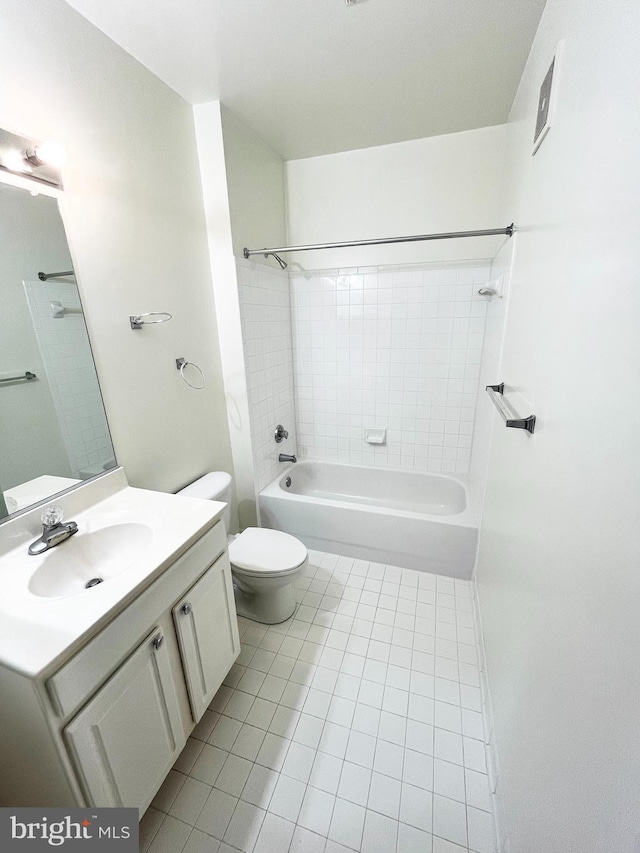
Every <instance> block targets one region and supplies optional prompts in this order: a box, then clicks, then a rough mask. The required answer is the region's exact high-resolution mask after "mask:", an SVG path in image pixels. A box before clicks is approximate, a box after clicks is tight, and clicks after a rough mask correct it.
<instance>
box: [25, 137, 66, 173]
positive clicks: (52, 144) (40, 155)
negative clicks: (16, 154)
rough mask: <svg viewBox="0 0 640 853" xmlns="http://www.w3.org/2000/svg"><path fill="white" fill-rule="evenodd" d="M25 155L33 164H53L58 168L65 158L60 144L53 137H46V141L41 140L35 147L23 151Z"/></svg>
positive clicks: (62, 164)
mask: <svg viewBox="0 0 640 853" xmlns="http://www.w3.org/2000/svg"><path fill="white" fill-rule="evenodd" d="M25 157H26V158H27V160H28V161H29V162H30V163H33V165H34V166H42V165H44V164H46V165H47V166H53V167H54V168H55V169H59V168H60V167H61V166H64V164H65V162H66V159H67V155H66V152H65V150H64V148H63V147H62V145H60V143H59V142H56V141H55V140H53V139H48V140H47V141H46V142H41V143H40V145H36V147H35V148H31V149H29V150H28V151H25Z"/></svg>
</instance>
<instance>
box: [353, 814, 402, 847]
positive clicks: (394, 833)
mask: <svg viewBox="0 0 640 853" xmlns="http://www.w3.org/2000/svg"><path fill="white" fill-rule="evenodd" d="M397 838H398V821H397V820H392V819H391V818H388V817H385V816H384V815H381V814H378V813H377V812H372V811H367V814H366V817H365V824H364V833H363V837H362V853H396V842H397ZM398 853H404V851H402V848H398Z"/></svg>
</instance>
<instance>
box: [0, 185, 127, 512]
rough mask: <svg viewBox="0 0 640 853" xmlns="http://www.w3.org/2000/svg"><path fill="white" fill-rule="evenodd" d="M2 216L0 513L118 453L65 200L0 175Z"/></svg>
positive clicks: (59, 487) (91, 471)
mask: <svg viewBox="0 0 640 853" xmlns="http://www.w3.org/2000/svg"><path fill="white" fill-rule="evenodd" d="M0 223H1V224H0V300H1V304H2V310H0V521H2V519H3V518H6V517H7V516H8V515H10V514H11V513H14V512H19V511H21V510H23V509H26V508H28V507H29V506H30V505H32V504H34V503H38V502H40V501H43V500H47V499H48V498H50V497H51V496H53V495H54V494H56V493H58V492H61V491H63V490H65V489H67V488H69V487H70V486H73V485H76V484H78V483H79V482H81V481H82V480H86V479H89V478H90V477H94V476H96V475H97V474H100V473H103V472H104V471H106V470H108V469H109V468H112V467H115V465H116V461H115V455H114V451H113V445H112V443H111V437H110V435H109V427H108V424H107V418H106V415H105V411H104V405H103V402H102V397H101V394H100V387H99V385H98V377H97V375H96V369H95V365H94V362H93V356H92V354H91V346H90V343H89V338H88V335H87V328H86V325H85V322H84V316H83V312H82V304H81V301H80V295H79V292H78V287H77V285H76V280H75V276H74V275H73V274H69V272H70V271H71V270H72V269H73V263H72V261H71V255H70V252H69V247H68V244H67V239H66V236H65V232H64V226H63V223H62V219H61V217H60V212H59V210H58V202H57V200H56V199H55V198H52V197H50V196H49V195H43V194H37V187H34V190H32V191H29V190H28V189H22V188H18V187H16V186H9V185H7V184H4V183H0ZM38 273H43V274H44V276H45V278H46V280H44V281H43V280H41V278H39V277H38ZM52 273H54V275H51V274H52ZM60 273H67V274H66V275H61V274H60Z"/></svg>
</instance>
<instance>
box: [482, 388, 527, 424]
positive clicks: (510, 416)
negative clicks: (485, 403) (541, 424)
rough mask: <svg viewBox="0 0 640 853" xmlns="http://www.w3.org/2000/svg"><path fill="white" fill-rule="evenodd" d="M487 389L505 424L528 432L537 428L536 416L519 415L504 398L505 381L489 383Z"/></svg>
mask: <svg viewBox="0 0 640 853" xmlns="http://www.w3.org/2000/svg"><path fill="white" fill-rule="evenodd" d="M486 391H487V394H488V395H489V397H490V398H491V401H492V402H493V405H494V406H495V407H496V409H497V410H498V411H499V412H500V414H501V416H502V419H503V421H504V423H505V426H508V427H512V428H513V429H526V431H527V432H530V433H533V431H534V430H535V428H536V416H535V415H529V416H528V417H526V418H520V417H518V415H517V414H516V412H515V411H514V410H513V407H512V406H511V404H510V403H508V402H507V400H505V398H504V382H501V383H500V384H499V385H487V386H486Z"/></svg>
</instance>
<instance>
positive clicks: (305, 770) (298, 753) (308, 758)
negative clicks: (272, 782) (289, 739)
mask: <svg viewBox="0 0 640 853" xmlns="http://www.w3.org/2000/svg"><path fill="white" fill-rule="evenodd" d="M315 757H316V750H315V749H311V748H310V747H308V746H304V744H301V743H295V742H294V743H292V744H291V746H290V747H289V751H288V752H287V757H286V759H285V762H284V764H283V765H282V773H283V774H284V775H285V776H290V777H291V778H292V779H298V780H300V782H304V783H305V784H306V783H307V782H308V781H309V776H310V775H311V768H312V767H313V762H314V761H315Z"/></svg>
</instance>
